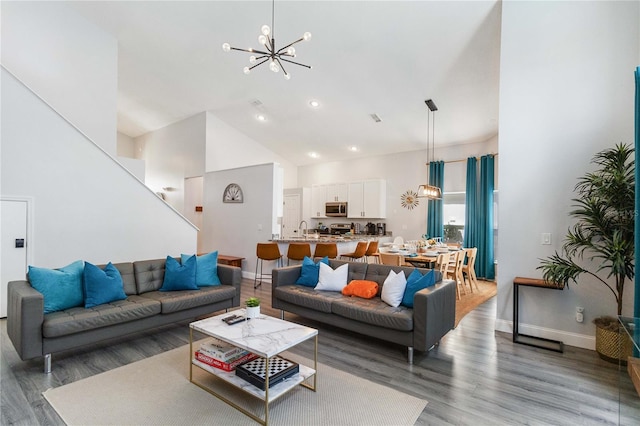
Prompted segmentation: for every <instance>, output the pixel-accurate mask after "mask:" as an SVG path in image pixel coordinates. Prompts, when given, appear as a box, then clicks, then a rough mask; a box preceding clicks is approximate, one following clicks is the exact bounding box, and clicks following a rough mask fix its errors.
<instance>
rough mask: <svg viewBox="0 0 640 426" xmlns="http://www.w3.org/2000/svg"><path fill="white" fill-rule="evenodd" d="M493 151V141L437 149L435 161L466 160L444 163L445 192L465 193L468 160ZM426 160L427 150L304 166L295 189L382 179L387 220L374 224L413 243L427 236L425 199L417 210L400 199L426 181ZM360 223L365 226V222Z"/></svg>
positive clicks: (494, 142) (493, 139) (345, 220)
mask: <svg viewBox="0 0 640 426" xmlns="http://www.w3.org/2000/svg"><path fill="white" fill-rule="evenodd" d="M496 151H497V139H496V138H492V139H490V140H489V141H486V142H483V143H474V144H464V145H455V146H448V147H440V148H437V149H436V150H435V155H434V158H435V159H436V160H443V161H455V160H465V161H461V162H455V163H447V164H445V168H444V178H445V183H444V191H445V192H451V191H464V189H465V184H466V170H467V169H466V158H467V157H470V156H480V155H484V154H489V153H495V152H496ZM426 161H427V156H426V151H425V150H422V151H411V152H403V153H398V154H393V155H384V156H375V157H366V158H360V159H355V160H348V161H338V162H331V163H322V164H317V165H311V166H303V167H299V169H298V186H300V187H311V185H313V184H324V183H336V182H350V181H357V180H363V179H385V180H386V181H387V219H385V220H377V219H376V220H375V222H385V223H386V224H387V232H389V231H391V232H393V235H394V236H402V237H403V238H404V239H405V240H407V239H409V240H412V239H417V238H420V237H421V236H422V235H423V234H425V233H426V230H427V229H426V222H427V219H426V218H427V203H426V201H425V199H420V200H419V204H418V206H417V207H416V208H414V209H413V210H408V209H406V208H403V207H402V206H401V204H400V196H401V195H402V194H403V193H405V191H407V190H412V191H414V192H415V191H417V189H418V186H419V185H420V184H421V183H425V182H426V180H427V177H428V173H427V166H426V165H425V164H426ZM340 219H342V220H340ZM319 221H321V222H323V223H324V224H327V223H334V222H351V221H352V220H351V219H345V218H333V219H324V220H319ZM317 222H318V220H313V221H312V223H310V224H309V227H312V226H315V225H316V224H317ZM361 222H362V223H363V224H364V223H366V222H367V220H364V221H361Z"/></svg>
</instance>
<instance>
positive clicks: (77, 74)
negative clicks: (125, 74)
mask: <svg viewBox="0 0 640 426" xmlns="http://www.w3.org/2000/svg"><path fill="white" fill-rule="evenodd" d="M1 7H2V16H1V22H2V64H3V65H4V66H5V67H6V68H7V69H8V70H9V71H11V72H12V73H13V74H15V75H16V76H18V78H20V80H22V81H23V82H24V83H25V84H26V85H27V86H29V87H30V88H31V89H32V90H33V91H34V92H36V93H37V94H38V95H39V96H40V97H42V98H43V99H44V100H45V101H47V103H49V104H50V105H52V106H53V108H54V109H56V110H57V111H58V112H59V113H60V114H62V115H63V116H64V117H66V118H67V119H68V120H69V121H71V122H72V123H73V124H74V125H75V126H77V127H78V128H79V129H80V130H82V132H84V133H85V134H86V135H87V136H88V137H89V138H90V139H91V140H93V141H94V142H95V143H97V144H98V145H100V146H101V147H102V148H103V149H104V150H106V151H107V152H109V153H110V154H111V155H114V156H115V154H116V95H117V84H118V74H117V72H118V69H117V66H118V45H117V42H116V40H115V39H113V38H112V37H111V36H109V35H108V34H107V33H105V32H103V31H101V30H100V29H99V28H98V27H96V26H95V25H94V24H92V23H90V22H88V21H86V20H85V19H83V18H82V17H80V16H79V15H78V14H76V13H75V12H73V11H72V10H71V9H69V8H68V7H66V6H64V5H63V4H61V3H59V2H17V1H16V2H6V1H5V2H2V5H1Z"/></svg>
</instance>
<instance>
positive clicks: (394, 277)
mask: <svg viewBox="0 0 640 426" xmlns="http://www.w3.org/2000/svg"><path fill="white" fill-rule="evenodd" d="M406 286H407V277H406V276H405V275H404V271H400V272H399V273H397V274H396V273H395V272H393V270H391V271H389V275H388V276H387V279H385V280H384V284H382V292H381V293H380V298H381V299H382V301H383V302H385V303H386V304H387V305H389V306H393V307H394V308H397V307H398V306H400V302H402V296H404V289H405V287H406Z"/></svg>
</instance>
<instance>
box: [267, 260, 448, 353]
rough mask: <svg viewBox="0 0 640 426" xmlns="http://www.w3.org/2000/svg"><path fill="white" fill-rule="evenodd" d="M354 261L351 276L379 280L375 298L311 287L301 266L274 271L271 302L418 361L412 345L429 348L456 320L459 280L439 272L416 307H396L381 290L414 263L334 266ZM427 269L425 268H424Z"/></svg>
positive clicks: (419, 295) (421, 293)
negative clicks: (401, 348)
mask: <svg viewBox="0 0 640 426" xmlns="http://www.w3.org/2000/svg"><path fill="white" fill-rule="evenodd" d="M344 263H349V277H348V282H349V281H351V280H370V281H375V282H376V283H378V294H377V295H376V297H374V298H373V299H363V298H359V297H348V296H343V295H342V294H341V293H339V292H329V291H317V290H315V289H313V288H312V287H305V286H302V285H297V284H295V282H296V280H297V279H298V278H299V277H300V272H301V269H302V267H301V265H297V266H291V267H286V268H277V269H274V270H273V275H272V281H273V286H272V292H271V297H272V306H273V308H276V309H280V310H281V314H280V315H281V317H282V318H284V311H287V312H291V313H294V314H297V315H300V316H303V317H306V318H310V319H313V320H315V321H319V322H323V323H326V324H330V325H333V326H336V327H340V328H344V329H347V330H351V331H355V332H357V333H360V334H364V335H366V336H371V337H375V338H378V339H382V340H386V341H389V342H393V343H397V344H399V345H403V346H406V347H407V348H408V349H407V352H408V353H407V355H408V361H409V363H410V364H411V363H413V350H414V349H416V350H418V351H428V350H429V349H431V348H432V347H433V346H434V345H436V344H437V343H439V341H440V339H441V338H442V337H444V335H445V334H447V333H448V332H449V330H452V329H453V328H454V325H455V315H456V285H455V282H454V281H453V280H444V281H443V280H442V275H441V274H440V273H439V272H437V271H434V272H435V273H436V274H437V275H436V284H435V285H434V286H433V287H429V288H426V289H423V290H420V291H418V292H417V293H416V294H415V297H414V307H413V309H412V308H407V307H404V306H402V305H400V306H398V307H397V308H394V307H391V306H389V305H387V304H386V303H385V302H383V301H382V299H381V298H380V292H381V291H382V286H383V283H384V281H385V279H386V278H387V276H388V275H389V270H390V269H393V270H394V271H395V272H396V273H398V272H399V271H401V270H402V271H405V275H406V276H407V277H408V276H409V274H411V272H412V271H413V269H414V268H413V267H402V266H388V265H379V264H367V263H358V262H342V261H339V260H330V261H329V264H330V266H331V267H332V268H334V269H335V268H336V267H338V266H340V265H342V264H344ZM421 272H422V273H423V274H424V273H425V272H426V270H421Z"/></svg>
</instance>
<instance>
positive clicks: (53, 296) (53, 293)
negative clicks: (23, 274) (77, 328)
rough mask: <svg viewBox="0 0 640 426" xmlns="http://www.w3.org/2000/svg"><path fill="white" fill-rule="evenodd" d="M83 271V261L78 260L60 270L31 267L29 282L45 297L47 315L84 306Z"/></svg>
mask: <svg viewBox="0 0 640 426" xmlns="http://www.w3.org/2000/svg"><path fill="white" fill-rule="evenodd" d="M83 269H84V267H83V262H82V260H77V261H75V262H73V263H72V264H70V265H67V266H65V267H63V268H60V269H46V268H37V267H35V266H29V272H28V274H29V282H30V283H31V286H32V287H33V288H35V289H36V290H38V291H39V292H40V293H42V295H43V296H44V313H45V314H49V313H51V312H56V311H62V310H64V309H69V308H75V307H76V306H82V305H83V304H84V294H83V292H82V271H83Z"/></svg>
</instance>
